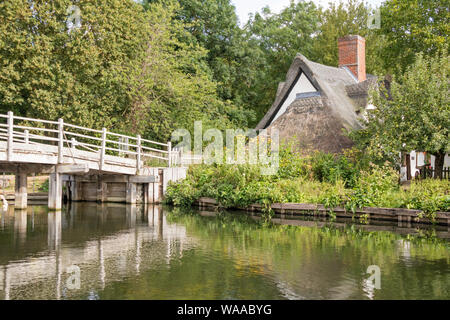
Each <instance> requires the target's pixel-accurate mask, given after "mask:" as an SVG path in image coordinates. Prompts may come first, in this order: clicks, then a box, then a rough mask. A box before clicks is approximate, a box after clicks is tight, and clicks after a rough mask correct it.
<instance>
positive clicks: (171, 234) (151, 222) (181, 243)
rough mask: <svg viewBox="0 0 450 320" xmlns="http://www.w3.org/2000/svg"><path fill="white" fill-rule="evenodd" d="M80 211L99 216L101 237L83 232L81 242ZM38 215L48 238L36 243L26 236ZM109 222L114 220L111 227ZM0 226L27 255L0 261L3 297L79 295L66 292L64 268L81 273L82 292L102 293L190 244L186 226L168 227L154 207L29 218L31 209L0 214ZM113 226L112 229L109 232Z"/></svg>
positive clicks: (75, 209) (86, 208)
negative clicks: (11, 229)
mask: <svg viewBox="0 0 450 320" xmlns="http://www.w3.org/2000/svg"><path fill="white" fill-rule="evenodd" d="M80 209H81V210H80ZM125 211H126V214H124V213H125ZM80 212H83V214H87V215H89V216H90V217H91V218H92V219H96V220H97V219H99V218H100V225H99V227H100V228H99V230H100V232H101V234H100V235H94V236H92V234H88V233H86V235H85V239H80V233H81V232H82V230H83V228H84V225H83V224H82V223H81V222H80V221H78V222H77V221H71V220H72V219H76V215H77V214H80ZM38 216H40V217H41V218H42V217H44V216H47V223H46V224H47V230H48V231H47V237H45V238H44V237H42V238H41V239H39V240H38V239H34V238H31V237H30V233H28V234H27V229H28V230H30V224H32V223H33V219H38ZM74 217H75V218H74ZM102 219H104V221H103V222H101V220H102ZM106 220H109V221H108V226H109V227H108V228H104V226H106ZM112 220H113V221H117V222H115V223H111V221H112ZM41 222H43V221H41ZM1 223H2V225H1V227H2V228H5V225H6V227H8V226H9V227H11V228H13V230H14V231H13V233H14V239H15V240H16V241H18V242H19V243H20V248H25V249H24V250H23V251H25V252H23V251H22V250H20V251H19V252H18V253H17V252H14V253H11V256H10V257H7V258H6V261H0V298H3V299H15V298H20V299H29V298H33V299H41V298H43V299H48V298H56V299H61V298H69V297H73V295H76V294H79V293H78V292H77V290H73V291H72V290H69V289H68V288H67V280H68V278H69V276H71V274H70V273H68V271H67V270H68V269H67V268H68V267H70V266H73V265H75V266H78V267H80V269H81V273H80V276H81V284H82V286H84V288H86V287H85V286H86V285H89V287H90V288H92V289H93V290H99V289H103V288H104V287H105V284H106V283H108V282H111V281H116V280H122V279H123V277H124V276H128V275H130V274H139V273H141V272H144V271H145V270H148V269H149V268H152V266H154V265H155V264H156V265H157V264H161V263H166V264H169V263H170V260H171V259H172V258H174V257H175V258H176V257H180V256H181V255H182V252H183V250H184V249H183V248H184V247H186V246H189V241H191V240H190V239H188V238H187V237H186V230H185V228H184V227H181V226H178V225H176V224H168V223H167V221H166V218H165V215H164V214H163V212H162V209H161V208H160V207H158V206H142V207H136V206H133V205H126V207H125V205H119V204H118V205H109V206H108V209H107V210H106V211H105V208H104V207H103V208H102V206H101V205H98V206H97V205H95V204H88V205H82V206H81V207H80V205H77V204H75V205H74V206H71V207H70V209H69V212H68V213H65V212H63V213H61V212H56V213H55V212H50V213H48V214H45V213H42V214H39V215H35V214H33V213H32V208H29V209H28V213H27V211H26V210H15V211H14V210H9V212H7V213H6V212H3V213H2V218H1ZM103 224H104V225H103ZM27 225H28V227H27ZM42 225H45V222H43V223H42ZM112 225H113V226H114V228H113V229H112V230H109V229H111V226H112ZM105 229H108V230H109V231H108V232H106V231H104V230H105ZM44 234H45V232H44ZM27 236H28V237H29V238H27ZM62 236H64V239H65V241H64V243H62ZM74 236H76V237H74ZM81 237H83V235H81ZM71 239H74V240H71ZM74 241H75V242H74ZM80 241H81V242H82V245H80ZM31 242H33V243H31ZM72 243H75V245H73V244H72ZM141 261H145V264H143V263H141ZM2 264H3V266H1V265H2ZM53 280H54V281H53ZM2 291H3V296H2ZM86 291H87V290H83V292H86Z"/></svg>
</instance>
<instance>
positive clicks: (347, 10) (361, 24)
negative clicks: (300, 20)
mask: <svg viewBox="0 0 450 320" xmlns="http://www.w3.org/2000/svg"><path fill="white" fill-rule="evenodd" d="M318 14H319V20H320V26H319V29H318V33H317V35H316V37H315V39H314V46H313V50H312V53H311V57H310V58H311V59H312V60H313V61H316V62H319V63H322V64H325V65H328V66H338V59H339V58H338V46H337V43H338V39H339V38H340V37H344V36H346V35H360V36H362V37H365V39H366V70H367V72H368V73H383V69H382V66H383V64H382V61H381V59H380V58H379V56H378V50H379V48H380V47H381V46H383V37H382V36H380V35H379V34H377V32H375V30H374V29H369V28H368V26H367V21H368V18H369V17H370V16H371V15H372V14H374V11H373V9H371V8H370V7H368V6H367V5H366V4H365V3H364V2H362V1H360V0H348V1H347V2H342V1H341V2H339V3H334V2H333V3H330V4H329V6H328V8H326V9H323V8H320V10H319V13H318Z"/></svg>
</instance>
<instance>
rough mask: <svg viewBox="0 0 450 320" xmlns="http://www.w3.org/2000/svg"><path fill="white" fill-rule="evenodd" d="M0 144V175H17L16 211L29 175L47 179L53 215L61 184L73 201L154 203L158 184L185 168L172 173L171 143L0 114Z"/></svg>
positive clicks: (174, 155) (23, 204) (23, 199)
mask: <svg viewBox="0 0 450 320" xmlns="http://www.w3.org/2000/svg"><path fill="white" fill-rule="evenodd" d="M1 120H3V121H1ZM0 140H3V141H0V170H2V171H3V172H15V173H16V183H15V185H16V187H15V206H16V208H26V207H27V175H28V174H30V173H49V174H50V179H49V201H48V204H49V208H50V209H57V210H58V209H61V199H62V190H63V184H64V183H65V184H66V185H67V186H68V189H70V194H68V197H69V198H70V199H71V200H95V201H101V202H104V201H116V202H128V203H136V202H139V201H141V200H142V202H157V201H158V200H159V197H160V194H161V193H160V188H159V186H160V185H163V186H165V185H166V184H167V182H168V181H170V180H177V179H179V178H183V177H184V176H185V169H184V168H173V165H172V164H173V163H176V162H178V161H177V158H178V157H177V154H178V153H175V152H173V151H172V147H171V143H170V142H168V143H161V142H157V141H151V140H147V139H142V138H141V137H140V135H137V136H127V135H122V134H118V133H113V132H109V131H108V130H107V129H106V128H103V129H102V130H95V129H89V128H84V127H79V126H76V125H73V124H68V123H64V120H63V119H59V120H58V121H49V120H39V119H32V118H25V117H18V116H14V114H13V113H12V112H11V111H10V112H8V114H7V115H4V114H0ZM151 163H154V164H155V163H156V165H157V166H156V167H155V166H150V164H151ZM159 166H162V167H161V168H160V167H159ZM165 166H167V168H164V167H165ZM94 183H95V185H94ZM108 186H110V188H108ZM108 189H109V190H108ZM83 193H84V195H86V196H85V197H84V198H83Z"/></svg>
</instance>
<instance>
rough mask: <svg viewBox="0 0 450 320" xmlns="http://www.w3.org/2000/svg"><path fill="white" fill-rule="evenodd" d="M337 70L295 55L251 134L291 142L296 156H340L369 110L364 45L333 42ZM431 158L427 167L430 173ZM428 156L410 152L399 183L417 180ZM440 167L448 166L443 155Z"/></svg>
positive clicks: (358, 40)
mask: <svg viewBox="0 0 450 320" xmlns="http://www.w3.org/2000/svg"><path fill="white" fill-rule="evenodd" d="M338 49H339V50H338V51H339V67H330V66H325V65H322V64H320V63H316V62H313V61H310V60H308V59H307V58H306V57H305V56H303V55H301V54H298V55H297V56H296V57H295V58H294V61H293V63H292V65H291V67H290V68H289V71H288V73H287V76H286V81H285V82H283V83H280V84H279V87H278V91H277V95H276V98H275V102H274V103H273V105H272V107H271V108H270V109H269V111H268V112H267V113H266V115H265V116H264V117H263V119H262V120H261V121H260V122H259V123H258V125H257V127H256V129H272V128H276V129H278V131H279V134H280V140H281V141H283V140H284V141H286V142H293V143H294V144H295V146H296V148H297V149H298V151H299V152H305V153H309V152H310V151H311V150H320V151H324V152H329V153H340V152H342V151H343V150H344V149H347V148H350V147H352V145H353V143H352V141H351V140H350V139H349V138H348V137H347V135H346V132H348V131H349V130H352V129H358V128H360V126H361V124H360V122H359V121H358V120H359V118H360V117H361V116H362V115H363V113H364V110H366V109H368V108H371V107H372V108H373V106H370V105H368V102H367V97H368V90H369V87H370V85H371V84H374V83H375V82H376V77H375V76H372V75H369V74H366V55H365V39H364V38H363V37H360V36H357V35H350V36H346V37H343V38H340V39H339V40H338ZM433 158H434V157H433V156H431V159H430V161H431V165H432V166H433V167H434V159H433ZM428 161H429V160H427V155H426V154H424V153H423V152H414V151H413V152H411V154H409V155H405V157H404V161H403V166H404V167H403V168H402V174H403V175H404V177H403V179H404V180H406V179H408V180H409V179H411V177H414V176H415V175H417V174H418V171H419V170H418V168H420V167H422V166H424V165H425V163H426V162H428ZM445 166H446V167H448V166H450V157H449V156H448V155H447V156H446V159H445Z"/></svg>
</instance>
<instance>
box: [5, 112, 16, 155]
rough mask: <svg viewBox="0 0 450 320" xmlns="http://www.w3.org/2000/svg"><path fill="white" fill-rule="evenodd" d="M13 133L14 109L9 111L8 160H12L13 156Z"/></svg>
mask: <svg viewBox="0 0 450 320" xmlns="http://www.w3.org/2000/svg"><path fill="white" fill-rule="evenodd" d="M13 134H14V114H13V112H12V111H8V144H7V148H8V151H7V155H6V157H7V160H8V161H12V157H13V144H14V140H13Z"/></svg>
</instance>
